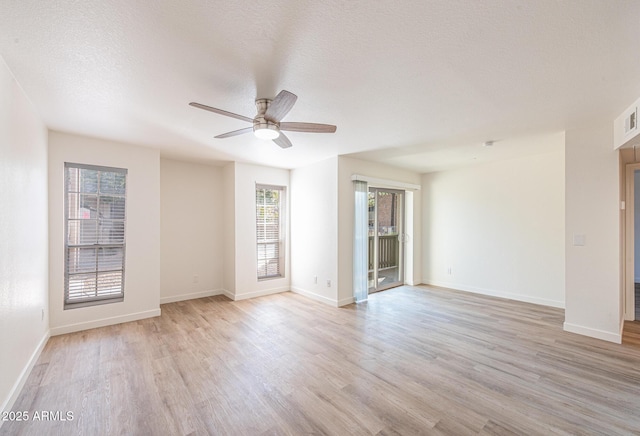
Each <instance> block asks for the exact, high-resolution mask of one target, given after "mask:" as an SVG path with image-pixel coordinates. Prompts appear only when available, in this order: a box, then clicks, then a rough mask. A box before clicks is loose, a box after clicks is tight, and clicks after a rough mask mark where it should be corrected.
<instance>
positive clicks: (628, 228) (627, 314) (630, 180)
mask: <svg viewBox="0 0 640 436" xmlns="http://www.w3.org/2000/svg"><path fill="white" fill-rule="evenodd" d="M638 170H640V163H629V164H627V165H626V170H625V171H626V174H625V207H624V209H625V211H624V216H625V220H624V221H625V229H624V230H625V237H624V258H625V261H624V319H625V321H634V320H635V319H636V307H635V302H636V296H635V242H636V241H635V172H636V171H638Z"/></svg>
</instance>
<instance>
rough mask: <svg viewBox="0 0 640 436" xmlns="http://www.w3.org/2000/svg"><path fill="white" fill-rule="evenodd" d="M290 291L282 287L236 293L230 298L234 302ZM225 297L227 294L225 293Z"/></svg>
mask: <svg viewBox="0 0 640 436" xmlns="http://www.w3.org/2000/svg"><path fill="white" fill-rule="evenodd" d="M289 290H290V288H289V287H288V286H286V287H280V288H271V289H264V290H262V291H255V292H247V293H244V294H238V293H235V294H233V297H230V298H232V299H233V300H234V301H240V300H246V299H248V298H256V297H264V296H265V295H271V294H279V293H280V292H288V291H289ZM225 295H227V294H226V293H225ZM227 296H229V295H227Z"/></svg>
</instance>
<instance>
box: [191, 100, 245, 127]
mask: <svg viewBox="0 0 640 436" xmlns="http://www.w3.org/2000/svg"><path fill="white" fill-rule="evenodd" d="M189 106H193V107H197V108H198V109H204V110H206V111H209V112H213V113H216V114H220V115H225V116H227V117H231V118H236V119H238V120H242V121H247V122H249V123H253V118H249V117H245V116H244V115H238V114H234V113H233V112H228V111H223V110H222V109H218V108H215V107H211V106H207V105H204V104H200V103H196V102H193V101H192V102H191V103H189Z"/></svg>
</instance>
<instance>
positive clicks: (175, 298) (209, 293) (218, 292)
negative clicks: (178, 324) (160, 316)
mask: <svg viewBox="0 0 640 436" xmlns="http://www.w3.org/2000/svg"><path fill="white" fill-rule="evenodd" d="M224 293H225V290H224V289H215V290H213V291H200V292H193V293H191V294H182V295H173V296H169V297H161V298H160V304H167V303H175V302H176V301H185V300H194V299H196V298H204V297H213V296H215V295H223V294H224Z"/></svg>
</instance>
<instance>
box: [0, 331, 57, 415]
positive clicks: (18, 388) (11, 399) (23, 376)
mask: <svg viewBox="0 0 640 436" xmlns="http://www.w3.org/2000/svg"><path fill="white" fill-rule="evenodd" d="M50 336H51V334H50V332H49V331H48V330H47V332H46V333H45V334H44V336H43V337H42V339H40V342H39V343H38V346H37V347H36V348H35V350H33V353H31V357H30V358H29V361H28V362H27V364H26V365H25V367H24V368H23V369H22V371H21V372H20V376H19V377H18V379H17V380H16V382H15V383H14V384H13V387H12V388H11V391H9V396H8V397H7V398H6V399H5V401H4V402H3V403H2V409H0V412H4V411H6V412H8V411H10V410H11V408H12V407H13V405H14V404H15V402H16V400H17V399H18V396H19V395H20V392H22V388H23V387H24V384H25V383H26V382H27V379H28V378H29V374H31V370H32V369H33V367H34V366H35V364H36V362H37V361H38V358H39V357H40V354H41V353H42V350H43V349H44V346H45V345H47V341H48V340H49V337H50ZM2 423H3V421H2V420H1V419H0V427H2Z"/></svg>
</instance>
